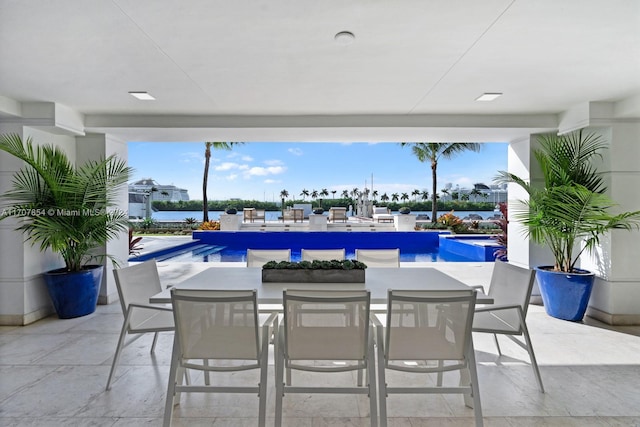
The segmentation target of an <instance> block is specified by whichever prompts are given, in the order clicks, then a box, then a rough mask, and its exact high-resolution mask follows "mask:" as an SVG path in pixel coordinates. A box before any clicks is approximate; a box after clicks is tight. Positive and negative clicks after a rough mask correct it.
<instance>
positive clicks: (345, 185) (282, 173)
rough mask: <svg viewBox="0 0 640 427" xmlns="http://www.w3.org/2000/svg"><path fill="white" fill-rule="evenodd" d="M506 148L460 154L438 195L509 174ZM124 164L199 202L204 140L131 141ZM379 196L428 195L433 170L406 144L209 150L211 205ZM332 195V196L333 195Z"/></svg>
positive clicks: (446, 163)
mask: <svg viewBox="0 0 640 427" xmlns="http://www.w3.org/2000/svg"><path fill="white" fill-rule="evenodd" d="M507 146H508V144H506V143H504V144H498V143H490V144H483V146H482V150H481V152H480V153H473V152H469V153H466V152H465V153H462V154H460V155H458V156H456V157H455V158H453V159H451V160H441V161H440V162H439V163H438V190H440V189H442V188H444V186H445V184H447V183H451V184H453V187H455V186H456V185H459V186H460V187H461V188H472V186H473V184H474V183H476V182H483V183H485V184H487V185H490V184H492V180H493V178H494V177H495V175H496V173H497V171H498V170H506V169H507ZM129 165H130V166H132V167H133V168H134V169H135V172H134V175H133V176H134V180H137V179H141V178H153V179H154V180H156V181H157V182H159V183H160V184H173V185H175V186H177V187H180V188H186V189H187V190H189V196H190V198H191V199H198V200H201V199H202V176H203V172H204V143H203V142H201V143H193V142H173V143H168V142H160V143H158V142H131V143H129ZM372 175H373V187H374V189H375V190H377V191H378V193H379V194H383V193H387V194H388V195H389V196H391V194H392V193H398V194H402V193H404V192H406V193H409V194H411V192H412V191H413V190H414V189H419V190H424V189H426V190H428V191H429V193H430V192H431V169H430V166H429V164H427V163H420V162H419V161H418V159H417V158H416V157H415V156H414V155H413V154H412V153H411V150H410V148H409V147H401V146H400V145H399V144H397V143H375V144H373V143H306V142H305V143H284V142H269V143H263V142H251V143H246V144H244V145H238V146H234V147H233V149H232V150H231V151H224V150H212V157H211V166H210V170H209V186H208V190H207V192H208V197H209V199H210V200H218V199H222V200H224V199H230V198H240V199H245V200H267V201H279V200H280V196H279V195H280V191H282V190H283V189H286V190H287V191H288V192H289V194H290V196H296V197H299V195H300V193H301V192H302V190H303V189H307V190H309V191H312V190H317V191H320V190H322V189H323V188H326V189H327V190H328V191H331V190H337V193H336V196H339V195H340V193H342V191H343V190H349V191H351V190H352V189H353V188H356V187H357V188H359V189H363V188H364V187H365V183H366V186H367V188H371V176H372ZM330 197H331V196H330Z"/></svg>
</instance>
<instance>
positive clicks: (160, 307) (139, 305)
mask: <svg viewBox="0 0 640 427" xmlns="http://www.w3.org/2000/svg"><path fill="white" fill-rule="evenodd" d="M131 307H137V308H150V309H152V310H161V311H173V308H172V307H167V306H164V305H157V304H142V303H139V302H132V303H131V304H129V308H131Z"/></svg>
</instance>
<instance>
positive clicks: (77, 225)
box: [0, 134, 131, 319]
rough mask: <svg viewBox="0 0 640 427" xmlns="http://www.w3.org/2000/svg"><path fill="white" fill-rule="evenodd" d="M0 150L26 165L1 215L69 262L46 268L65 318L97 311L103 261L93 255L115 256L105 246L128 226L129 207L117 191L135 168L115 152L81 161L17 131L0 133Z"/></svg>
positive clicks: (52, 292) (55, 302) (56, 304)
mask: <svg viewBox="0 0 640 427" xmlns="http://www.w3.org/2000/svg"><path fill="white" fill-rule="evenodd" d="M0 150H3V151H5V152H7V153H9V154H11V155H13V156H15V157H16V158H18V159H20V160H22V161H23V162H24V163H25V165H24V166H23V167H22V169H20V170H19V171H18V172H16V174H15V175H14V177H13V182H12V187H11V190H9V191H8V192H6V193H5V194H3V195H2V198H3V199H4V200H5V201H7V204H5V205H4V208H3V211H2V215H1V216H0V220H2V219H5V218H9V217H13V218H16V219H18V220H19V225H18V227H17V228H16V230H21V231H22V232H23V233H24V234H25V236H26V241H30V242H31V243H32V244H34V245H36V244H39V245H40V250H42V251H44V250H47V249H50V250H51V251H53V252H54V253H58V254H60V255H61V257H62V259H63V260H64V264H65V266H64V267H63V268H59V269H56V270H53V271H48V272H46V273H44V279H45V282H46V284H47V289H48V291H49V294H50V296H51V300H52V301H53V305H54V307H55V309H56V312H57V313H58V316H59V317H60V318H63V319H66V318H72V317H79V316H84V315H86V314H90V313H93V312H94V311H95V309H96V304H97V300H98V293H99V291H100V284H101V282H102V272H103V267H102V265H95V264H91V262H93V260H95V259H100V258H104V257H107V258H110V259H111V260H112V261H114V262H115V260H114V259H113V257H111V256H110V255H107V254H101V253H100V248H102V247H103V246H104V245H105V244H106V243H107V242H108V241H109V240H110V239H112V238H115V237H117V236H118V235H119V233H120V232H126V231H127V230H128V218H127V213H126V212H124V211H121V210H118V209H114V206H115V205H114V197H115V195H116V194H117V191H118V189H119V188H120V186H121V185H124V184H126V182H127V180H128V179H129V175H130V173H131V169H130V168H129V167H127V164H126V162H125V161H123V160H119V159H117V158H116V157H114V156H110V157H107V158H106V159H103V160H98V161H88V162H86V163H84V164H82V165H79V166H76V165H73V164H72V163H71V161H70V160H69V158H68V157H67V155H66V154H65V152H64V151H62V150H61V149H59V148H58V147H55V146H53V145H42V146H39V145H36V144H34V143H33V141H32V140H31V139H30V138H28V139H27V140H26V141H24V142H23V140H22V138H21V137H20V136H19V135H17V134H6V135H1V136H0Z"/></svg>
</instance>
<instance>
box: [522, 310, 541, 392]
mask: <svg viewBox="0 0 640 427" xmlns="http://www.w3.org/2000/svg"><path fill="white" fill-rule="evenodd" d="M520 324H521V326H522V333H523V335H524V340H525V342H526V344H527V352H529V358H530V359H531V367H532V368H533V373H534V375H535V376H536V380H537V381H538V387H540V392H541V393H544V386H543V385H542V377H541V376H540V369H538V362H537V361H536V355H535V353H534V352H533V346H532V345H531V337H530V336H529V330H528V329H527V325H526V324H525V322H524V321H522V322H521V323H520Z"/></svg>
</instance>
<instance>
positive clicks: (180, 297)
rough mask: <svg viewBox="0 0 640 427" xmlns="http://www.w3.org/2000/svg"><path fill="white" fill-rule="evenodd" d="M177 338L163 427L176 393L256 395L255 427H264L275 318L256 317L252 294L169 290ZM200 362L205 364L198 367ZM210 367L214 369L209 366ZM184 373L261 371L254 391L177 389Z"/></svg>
mask: <svg viewBox="0 0 640 427" xmlns="http://www.w3.org/2000/svg"><path fill="white" fill-rule="evenodd" d="M171 301H172V304H173V310H174V317H175V324H176V332H175V338H174V344H173V354H172V356H171V368H170V372H169V384H168V386H167V398H166V403H165V411H164V426H165V427H167V426H170V425H171V420H172V416H173V407H174V405H177V404H179V403H180V393H181V392H195V393H257V395H258V397H259V404H258V425H259V426H261V427H262V426H264V425H265V418H266V401H267V369H268V359H269V357H268V354H269V339H270V337H271V333H272V329H277V322H278V320H277V319H278V315H277V313H272V314H270V315H266V314H265V315H259V314H258V310H257V304H256V291H255V290H240V291H224V290H203V289H200V290H187V289H175V288H174V289H171ZM200 360H204V362H200ZM212 362H213V363H212ZM186 369H193V370H199V371H203V372H205V373H221V372H234V371H236V372H237V371H245V370H250V369H258V370H260V376H259V382H258V384H257V385H254V386H233V385H227V386H222V385H220V386H213V385H208V384H206V383H205V384H204V385H197V384H191V385H182V382H181V380H182V378H183V375H182V374H183V372H184V371H185V370H186Z"/></svg>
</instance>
